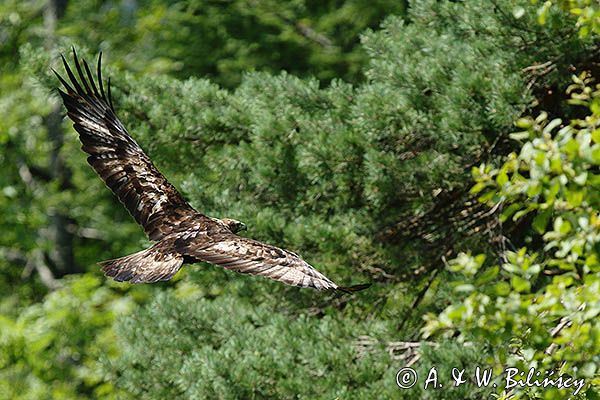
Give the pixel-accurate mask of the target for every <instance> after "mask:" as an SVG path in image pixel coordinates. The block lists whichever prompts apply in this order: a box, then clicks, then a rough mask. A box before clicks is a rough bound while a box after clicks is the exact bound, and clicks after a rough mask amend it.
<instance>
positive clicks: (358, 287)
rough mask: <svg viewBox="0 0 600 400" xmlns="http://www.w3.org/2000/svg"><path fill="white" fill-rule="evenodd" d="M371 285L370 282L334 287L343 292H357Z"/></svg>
mask: <svg viewBox="0 0 600 400" xmlns="http://www.w3.org/2000/svg"><path fill="white" fill-rule="evenodd" d="M370 286H371V284H370V283H361V284H360V285H354V286H338V287H337V288H336V290H339V291H340V292H344V293H354V292H359V291H361V290H365V289H367V288H369V287H370Z"/></svg>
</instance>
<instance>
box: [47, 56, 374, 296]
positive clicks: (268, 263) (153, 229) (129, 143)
mask: <svg viewBox="0 0 600 400" xmlns="http://www.w3.org/2000/svg"><path fill="white" fill-rule="evenodd" d="M61 57H62V56H61ZM73 58H74V64H75V69H76V72H77V75H78V77H76V76H75V74H74V73H73V71H72V70H71V68H70V67H69V65H68V63H67V62H66V60H65V59H64V57H62V60H63V63H64V66H65V70H66V72H67V75H68V81H69V82H68V81H67V80H66V79H64V78H62V77H61V76H60V75H59V74H58V73H56V71H55V74H56V76H57V77H58V79H59V80H60V82H61V83H62V84H63V86H64V89H65V90H66V91H63V90H60V89H59V93H60V95H61V97H62V99H63V102H64V104H65V107H66V108H67V112H68V116H69V118H70V119H71V120H72V121H73V123H74V125H73V126H74V128H75V130H76V131H77V132H78V133H79V138H80V140H81V143H82V147H81V148H82V149H83V151H85V152H86V153H88V154H89V157H88V159H87V160H88V163H89V164H90V165H91V166H92V167H93V168H94V170H96V172H97V173H98V175H100V177H101V178H102V180H103V181H104V182H105V183H106V185H107V186H108V187H109V188H110V189H111V190H112V191H113V193H115V195H116V196H117V197H118V198H119V200H120V201H121V202H122V203H123V204H124V205H125V207H126V208H127V210H128V211H129V213H130V214H131V215H132V216H133V217H134V218H135V220H136V221H137V222H138V223H139V224H140V225H141V226H142V227H143V228H144V231H145V232H146V234H147V235H148V237H149V238H150V239H151V240H153V241H157V243H156V244H154V245H153V246H152V247H150V248H149V249H146V250H142V251H140V252H138V253H135V254H131V255H129V256H125V257H121V258H117V259H115V260H109V261H104V262H102V263H100V264H101V265H102V270H103V271H104V272H105V273H106V275H107V276H110V277H112V278H114V279H115V280H117V281H128V282H131V283H143V282H156V281H161V280H168V279H170V278H171V277H173V275H175V273H177V271H178V270H179V268H181V265H182V264H183V263H184V262H191V263H193V262H199V261H205V262H209V263H212V264H215V265H220V266H222V267H224V268H226V269H230V270H232V271H237V272H241V273H246V274H252V275H261V276H265V277H267V278H271V279H274V280H277V281H280V282H283V283H286V284H288V285H293V286H300V287H312V288H316V289H321V290H325V289H334V290H342V291H356V290H361V289H364V288H365V287H366V286H367V285H357V286H354V287H350V288H343V287H339V286H338V285H336V284H335V283H333V282H332V281H331V280H329V279H328V278H327V277H325V276H324V275H323V274H321V273H320V272H318V271H317V270H315V269H314V268H313V267H312V266H310V265H309V264H308V263H306V262H305V261H304V260H303V259H302V258H300V256H298V255H297V254H294V253H292V252H290V251H287V250H283V249H280V248H277V247H274V246H270V245H268V244H264V243H261V242H258V241H256V240H252V239H247V238H244V237H241V236H238V235H236V233H237V232H238V231H240V230H242V229H244V228H245V225H244V224H242V223H241V222H239V221H236V220H232V219H227V218H224V219H216V218H211V217H208V216H206V215H204V214H201V213H199V212H198V211H196V210H195V209H194V208H193V207H191V206H190V205H189V204H188V203H187V202H186V201H185V200H184V199H183V197H182V196H181V195H180V194H179V192H178V191H177V189H175V187H174V186H173V185H171V184H170V183H169V182H168V181H167V180H166V178H165V177H164V176H163V175H162V174H161V173H160V172H159V171H158V169H156V167H155V166H154V164H153V163H152V161H150V159H149V158H148V156H146V154H145V153H144V152H143V150H142V149H141V148H140V146H139V145H138V144H137V143H136V142H135V140H133V138H132V137H131V136H130V135H129V133H128V132H127V130H126V129H125V127H124V126H123V124H122V123H121V121H119V119H118V118H117V116H116V114H115V110H114V107H113V104H112V99H111V93H110V80H109V81H108V86H107V91H106V92H105V90H104V85H103V82H102V74H101V58H102V55H101V54H100V56H99V57H98V66H97V80H98V84H96V82H95V81H94V78H93V76H92V73H91V70H90V68H89V66H88V64H87V63H86V62H85V60H83V68H82V64H81V63H80V62H79V60H78V59H77V55H76V53H75V50H73Z"/></svg>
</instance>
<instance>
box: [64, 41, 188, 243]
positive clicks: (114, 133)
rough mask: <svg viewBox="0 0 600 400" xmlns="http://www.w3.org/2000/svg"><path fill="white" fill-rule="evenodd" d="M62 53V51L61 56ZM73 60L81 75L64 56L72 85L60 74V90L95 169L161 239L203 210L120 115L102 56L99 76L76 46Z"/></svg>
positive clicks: (150, 234) (153, 236)
mask: <svg viewBox="0 0 600 400" xmlns="http://www.w3.org/2000/svg"><path fill="white" fill-rule="evenodd" d="M61 57H62V55H61ZM73 59H74V62H75V67H76V70H77V74H78V75H79V79H77V78H76V77H75V75H74V74H73V71H72V70H71V68H70V67H69V65H68V63H67V62H66V60H65V58H64V57H62V60H63V63H64V66H65V70H66V72H67V75H68V77H69V80H70V83H68V82H67V81H66V80H65V79H63V78H62V77H61V76H60V75H59V74H58V73H56V71H54V73H55V74H56V76H57V77H58V79H59V80H60V81H61V83H62V84H63V86H64V88H65V90H66V92H64V91H62V90H60V89H59V90H58V91H59V92H60V95H61V97H62V99H63V102H64V104H65V107H66V108H67V112H68V115H69V118H71V120H72V121H73V123H74V125H73V126H74V128H75V130H76V131H77V132H78V133H79V138H80V140H81V143H82V147H81V148H82V149H83V151H85V152H86V153H88V154H89V157H88V159H87V161H88V163H89V164H90V165H91V166H92V167H94V169H95V170H96V172H97V173H98V175H100V177H101V178H102V180H104V182H105V183H106V185H107V186H108V187H109V188H110V189H111V190H112V191H113V192H114V193H115V194H116V195H117V197H118V198H119V200H120V201H121V202H122V203H123V204H124V205H125V207H127V210H128V211H129V213H130V214H131V215H132V216H133V217H134V218H135V220H136V221H137V222H138V223H139V224H140V225H142V227H143V228H144V231H145V232H146V234H147V235H148V237H149V238H150V239H151V240H160V239H161V238H163V237H165V236H167V235H168V234H170V233H172V232H173V231H174V230H176V229H177V227H178V226H179V225H180V224H181V223H183V222H185V221H187V220H189V219H192V218H194V217H196V216H197V215H199V213H197V212H196V211H195V210H194V209H193V208H192V207H191V206H190V205H189V204H188V203H187V202H186V201H185V200H184V199H183V197H182V196H181V195H180V194H179V192H178V191H177V189H175V187H174V186H173V185H171V184H170V183H169V182H168V181H167V180H166V179H165V177H164V176H163V175H162V174H161V173H160V172H159V171H158V170H157V169H156V167H155V166H154V165H153V164H152V161H150V159H149V158H148V156H147V155H146V154H144V151H143V150H142V149H141V148H140V146H139V145H138V144H137V143H136V142H135V140H133V138H131V136H129V133H128V132H127V130H126V129H125V127H124V126H123V124H122V123H121V121H119V119H118V118H117V116H116V115H115V110H114V107H113V104H112V99H111V93H110V79H109V81H108V95H107V93H105V91H104V86H103V84H102V74H101V71H100V64H101V60H102V53H100V56H99V57H98V68H97V79H98V86H97V85H96V82H94V78H93V77H92V73H91V71H90V68H89V66H88V64H87V62H86V61H85V60H83V67H84V68H85V75H84V71H83V70H82V67H81V64H80V63H79V60H78V59H77V54H76V53H75V49H73Z"/></svg>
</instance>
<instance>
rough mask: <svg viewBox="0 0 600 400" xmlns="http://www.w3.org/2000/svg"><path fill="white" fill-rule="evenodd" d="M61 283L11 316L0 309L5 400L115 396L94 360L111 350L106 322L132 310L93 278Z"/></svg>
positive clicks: (0, 373)
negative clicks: (17, 313)
mask: <svg viewBox="0 0 600 400" xmlns="http://www.w3.org/2000/svg"><path fill="white" fill-rule="evenodd" d="M63 282H64V285H65V287H64V288H61V289H59V290H56V291H54V292H52V293H51V294H49V295H48V296H46V297H45V298H44V300H43V301H42V302H40V303H37V304H35V305H32V306H30V307H28V308H27V309H26V310H24V312H22V313H21V314H20V315H19V316H17V317H14V318H12V317H9V316H6V315H1V314H0V324H1V325H2V330H0V393H2V396H3V397H4V398H10V399H57V398H60V399H78V398H81V397H80V396H81V395H84V394H85V395H90V396H91V395H94V396H98V397H100V398H116V397H115V396H116V394H117V393H118V392H115V389H114V387H113V385H112V384H111V383H110V382H108V381H104V379H103V378H104V373H103V371H102V370H101V364H100V360H101V359H102V358H105V357H111V356H114V355H115V354H116V352H117V350H118V349H117V346H116V344H115V337H114V336H113V334H112V329H111V326H112V323H113V321H114V319H115V317H116V316H119V315H122V314H125V313H127V312H129V311H130V310H131V309H132V306H133V302H132V300H131V298H128V297H121V296H118V295H117V294H116V293H115V292H113V291H112V290H110V289H109V288H108V287H106V286H102V285H101V280H100V279H99V278H98V277H95V276H91V275H82V276H80V277H76V278H74V279H65V280H63Z"/></svg>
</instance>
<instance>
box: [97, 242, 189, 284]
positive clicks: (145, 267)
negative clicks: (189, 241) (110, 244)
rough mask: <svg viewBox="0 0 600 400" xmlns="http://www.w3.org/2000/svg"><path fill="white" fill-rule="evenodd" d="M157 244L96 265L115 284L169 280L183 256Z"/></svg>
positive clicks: (179, 265) (159, 243) (160, 243)
mask: <svg viewBox="0 0 600 400" xmlns="http://www.w3.org/2000/svg"><path fill="white" fill-rule="evenodd" d="M168 247H169V246H166V245H165V244H164V243H163V242H158V243H157V244H155V245H154V246H152V247H150V248H149V249H146V250H142V251H139V252H137V253H134V254H130V255H128V256H125V257H121V258H117V259H114V260H108V261H103V262H100V263H98V264H100V265H101V266H102V271H103V272H104V274H105V275H106V276H110V277H112V278H113V279H114V280H115V281H117V282H130V283H150V282H157V281H166V280H169V279H171V278H172V277H173V275H175V274H176V273H177V271H179V268H181V265H182V264H183V256H182V255H181V254H178V253H176V252H173V251H172V250H171V251H169V250H170V249H169V248H168Z"/></svg>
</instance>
